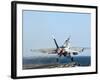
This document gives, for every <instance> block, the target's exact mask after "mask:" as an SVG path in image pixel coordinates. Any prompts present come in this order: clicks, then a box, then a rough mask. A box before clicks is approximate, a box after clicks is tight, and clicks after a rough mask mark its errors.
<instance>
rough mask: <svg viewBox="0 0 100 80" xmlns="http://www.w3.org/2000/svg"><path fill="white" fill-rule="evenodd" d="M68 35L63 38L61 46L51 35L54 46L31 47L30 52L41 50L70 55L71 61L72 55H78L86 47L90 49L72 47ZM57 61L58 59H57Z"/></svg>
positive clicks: (65, 55)
mask: <svg viewBox="0 0 100 80" xmlns="http://www.w3.org/2000/svg"><path fill="white" fill-rule="evenodd" d="M70 37H71V36H69V37H68V38H67V40H65V42H64V43H63V45H62V46H58V43H57V41H56V39H55V37H54V36H53V35H52V38H53V40H54V43H55V45H56V48H47V49H36V50H35V49H31V51H32V52H37V51H38V52H41V53H48V54H57V55H58V56H59V57H61V56H64V57H67V56H68V57H70V59H71V61H73V57H72V55H78V54H79V53H81V52H83V51H84V50H86V49H90V48H88V47H72V46H70ZM57 61H58V59H57Z"/></svg>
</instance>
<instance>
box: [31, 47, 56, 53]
mask: <svg viewBox="0 0 100 80" xmlns="http://www.w3.org/2000/svg"><path fill="white" fill-rule="evenodd" d="M30 51H32V52H41V53H48V54H49V53H51V54H53V53H55V52H56V48H46V49H31V50H30Z"/></svg>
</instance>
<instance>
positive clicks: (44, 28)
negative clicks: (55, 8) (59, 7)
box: [22, 10, 91, 57]
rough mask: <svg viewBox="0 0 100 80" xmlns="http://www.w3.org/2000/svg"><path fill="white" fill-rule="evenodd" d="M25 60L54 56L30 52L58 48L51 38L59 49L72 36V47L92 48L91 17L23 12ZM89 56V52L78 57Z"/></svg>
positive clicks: (87, 15)
mask: <svg viewBox="0 0 100 80" xmlns="http://www.w3.org/2000/svg"><path fill="white" fill-rule="evenodd" d="M22 24H23V31H22V33H23V40H22V42H23V43H22V45H23V57H36V56H53V55H49V54H44V53H37V52H31V51H30V49H44V48H56V46H55V44H54V41H53V39H52V35H54V36H55V38H56V40H57V43H58V45H59V46H62V44H63V43H64V41H65V40H66V39H67V38H68V37H69V36H71V40H70V42H71V46H76V47H90V45H91V43H90V41H91V37H90V36H91V14H89V13H87V14H86V13H71V12H50V11H48V12H47V11H31V10H30V11H29V10H23V23H22ZM80 55H81V56H82V55H83V56H88V55H91V54H90V50H88V51H84V52H83V53H81V54H79V56H80Z"/></svg>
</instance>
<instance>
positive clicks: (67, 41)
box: [63, 36, 71, 47]
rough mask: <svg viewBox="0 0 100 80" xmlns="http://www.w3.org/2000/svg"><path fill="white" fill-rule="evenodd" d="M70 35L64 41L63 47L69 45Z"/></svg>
mask: <svg viewBox="0 0 100 80" xmlns="http://www.w3.org/2000/svg"><path fill="white" fill-rule="evenodd" d="M70 37H71V36H69V37H68V38H67V40H66V41H65V42H64V44H63V47H69V42H70Z"/></svg>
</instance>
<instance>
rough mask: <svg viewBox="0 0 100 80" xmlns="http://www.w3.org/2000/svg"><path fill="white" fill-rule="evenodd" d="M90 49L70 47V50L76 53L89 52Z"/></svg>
mask: <svg viewBox="0 0 100 80" xmlns="http://www.w3.org/2000/svg"><path fill="white" fill-rule="evenodd" d="M88 49H90V48H88V47H70V50H72V51H76V52H83V51H84V50H88Z"/></svg>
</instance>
